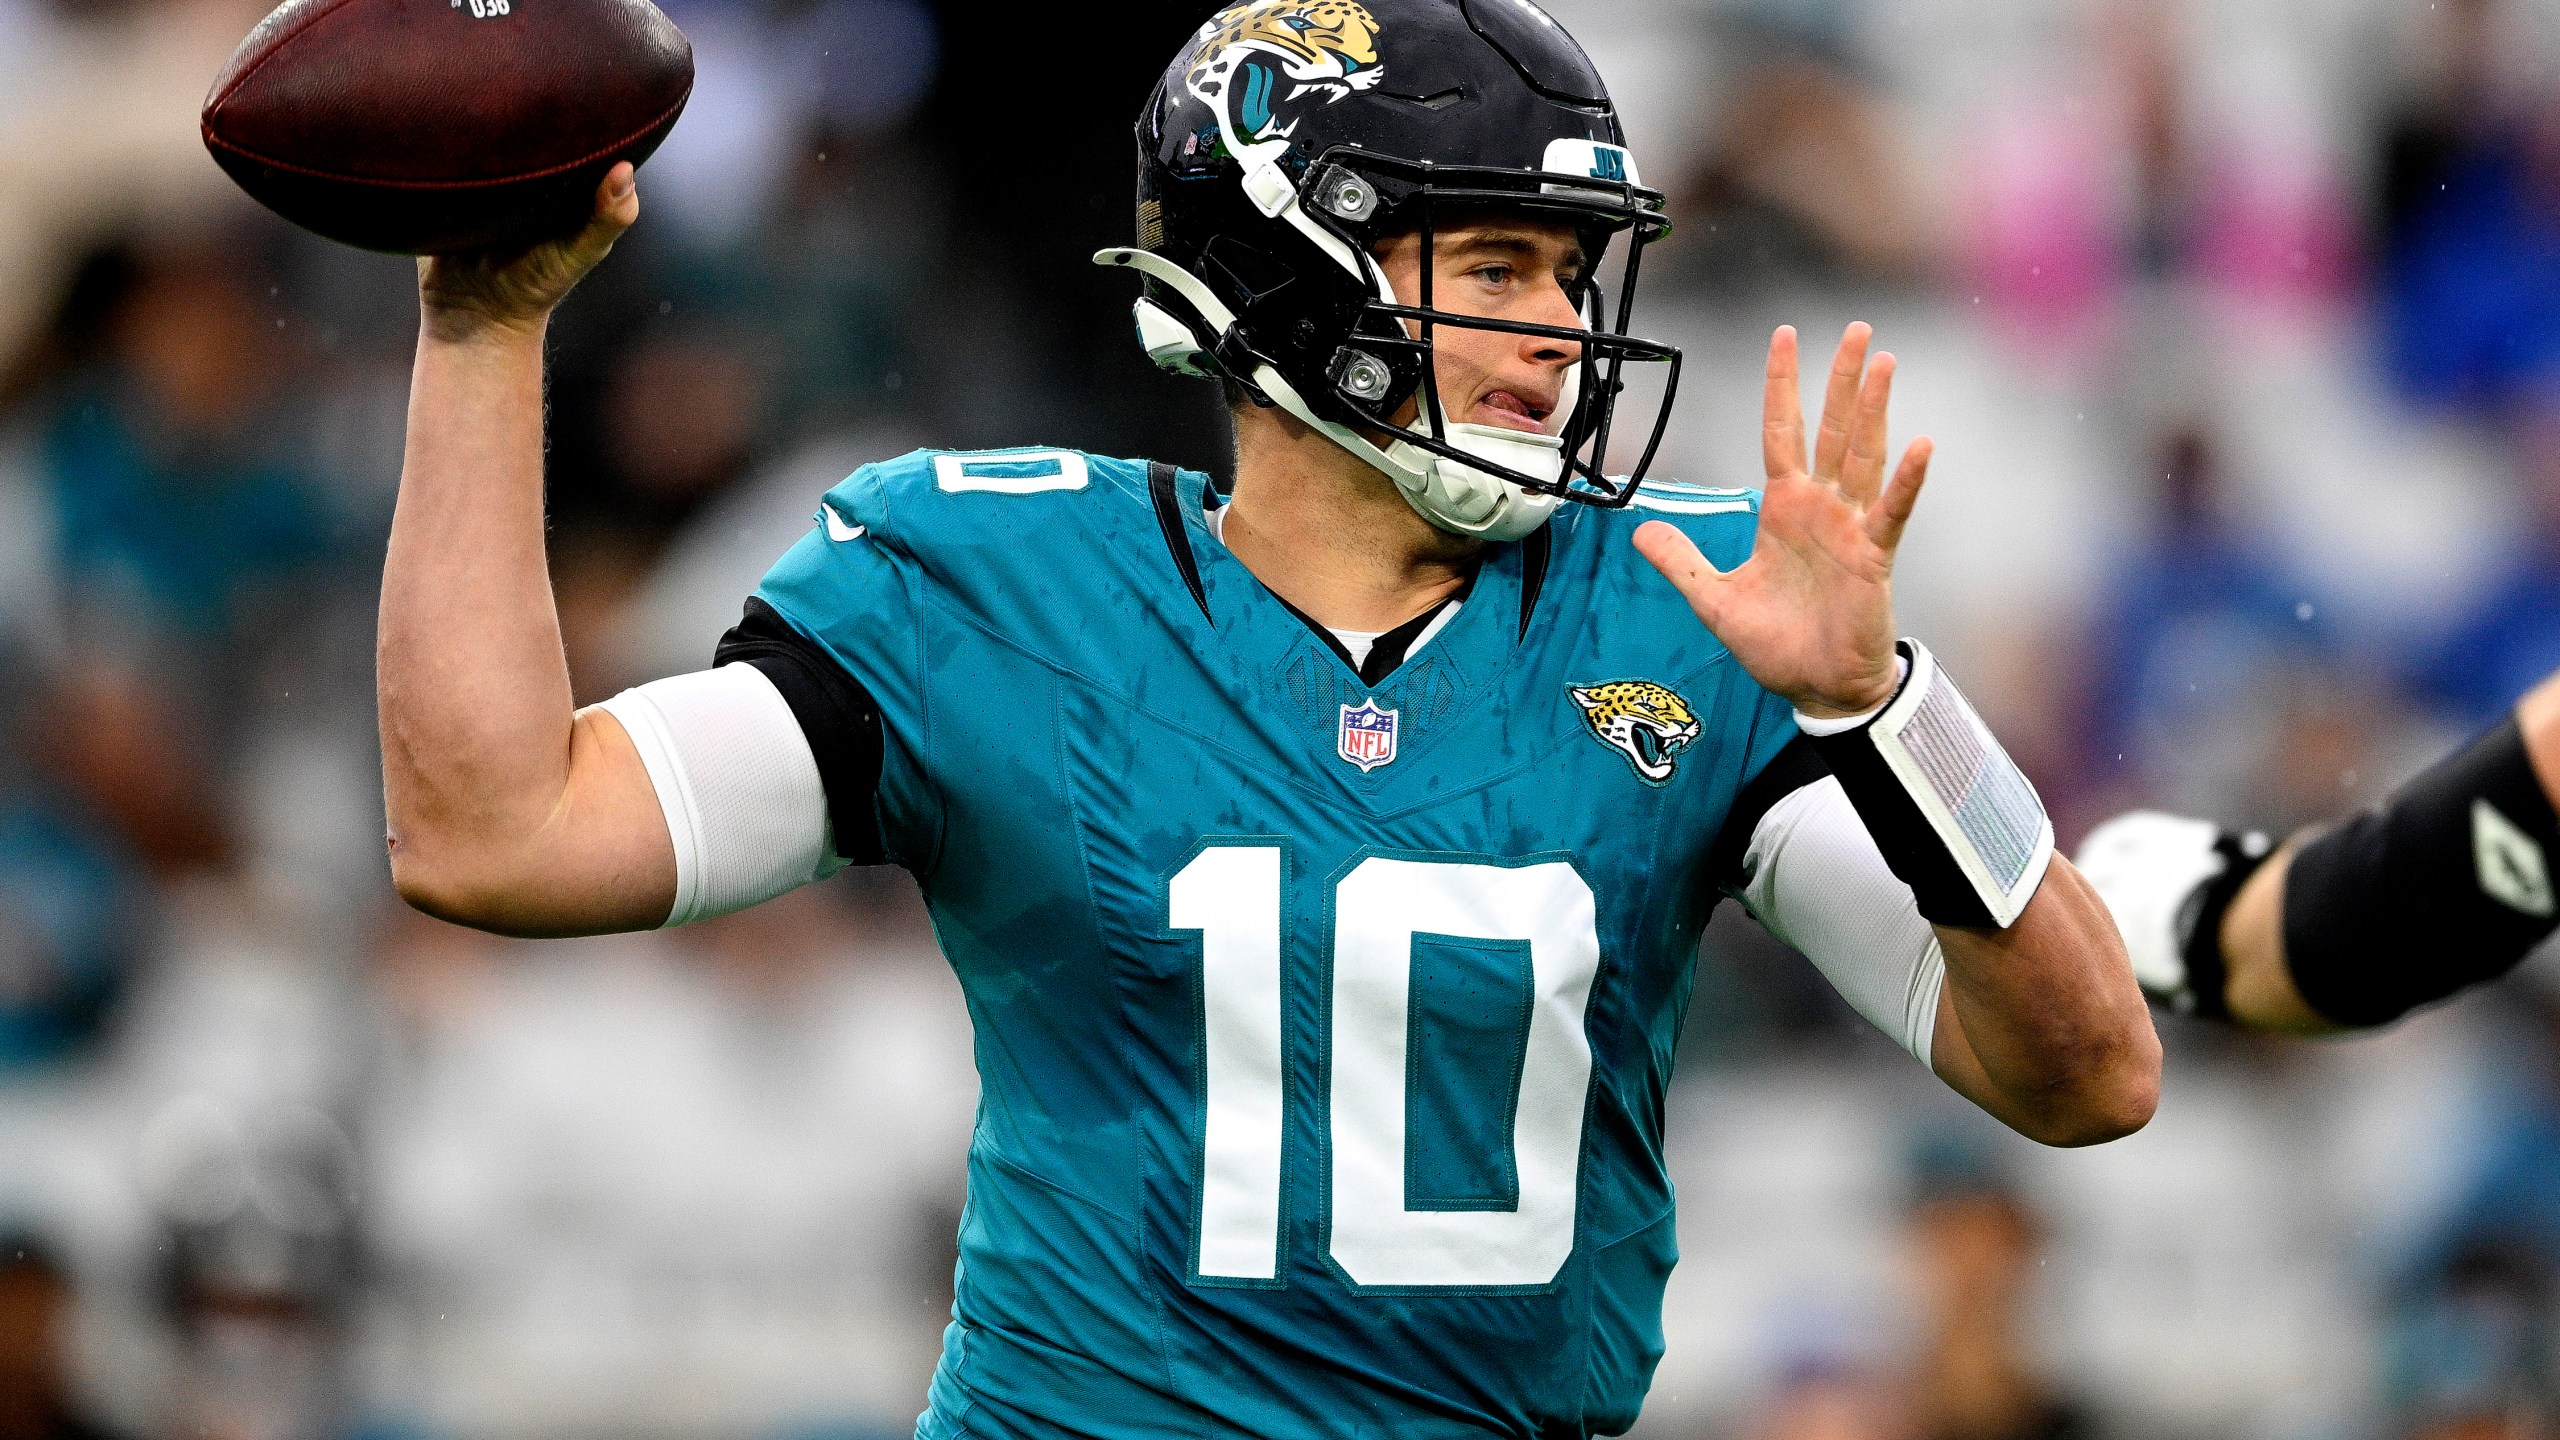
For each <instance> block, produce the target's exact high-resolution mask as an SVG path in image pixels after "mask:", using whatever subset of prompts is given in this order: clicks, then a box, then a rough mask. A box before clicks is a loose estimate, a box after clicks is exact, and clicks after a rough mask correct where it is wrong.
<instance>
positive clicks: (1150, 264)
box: [1093, 249, 1582, 540]
mask: <svg viewBox="0 0 2560 1440" xmlns="http://www.w3.org/2000/svg"><path fill="white" fill-rule="evenodd" d="M1093 263H1095V264H1096V265H1125V266H1127V267H1129V268H1130V269H1132V270H1135V271H1137V272H1138V273H1140V274H1142V275H1145V276H1146V277H1147V278H1149V279H1151V280H1154V281H1157V282H1158V283H1160V284H1162V285H1164V286H1165V287H1166V288H1167V289H1169V290H1171V291H1173V292H1174V293H1175V294H1177V295H1180V296H1181V297H1182V298H1183V299H1184V300H1186V301H1188V302H1189V303H1190V305H1191V308H1192V309H1194V310H1196V311H1198V312H1200V318H1201V319H1203V320H1205V321H1207V322H1208V323H1209V324H1210V325H1212V326H1214V327H1216V333H1215V334H1213V335H1211V336H1209V337H1208V340H1209V344H1206V345H1204V344H1202V343H1201V337H1200V336H1197V335H1194V334H1192V333H1191V327H1190V326H1188V325H1185V324H1184V323H1183V322H1181V321H1180V320H1177V319H1175V318H1174V317H1173V316H1172V315H1170V314H1168V313H1166V311H1165V310H1164V308H1163V307H1162V306H1159V305H1157V304H1155V303H1154V302H1152V301H1148V300H1140V301H1139V302H1138V304H1137V307H1136V311H1135V314H1136V316H1137V321H1138V341H1139V343H1140V344H1143V345H1145V346H1146V347H1147V357H1148V358H1149V359H1151V360H1153V361H1155V362H1156V364H1157V365H1158V366H1159V367H1161V368H1163V369H1166V370H1170V371H1173V372H1175V373H1176V374H1182V375H1211V374H1215V373H1216V372H1215V371H1214V370H1212V369H1210V368H1209V367H1208V366H1207V365H1205V364H1203V363H1202V360H1203V357H1204V356H1205V355H1206V354H1207V353H1208V352H1209V350H1210V348H1211V346H1213V345H1215V344H1216V343H1217V342H1218V341H1219V340H1221V339H1224V338H1225V336H1226V333H1227V332H1228V331H1229V330H1230V329H1232V328H1234V326H1235V323H1236V317H1235V312H1234V311H1232V310H1229V309H1228V308H1227V307H1226V305H1225V304H1224V303H1223V302H1222V301H1220V300H1219V299H1218V297H1217V294H1216V292H1214V291H1212V290H1211V289H1210V288H1209V287H1208V286H1207V285H1204V284H1202V283H1201V282H1200V280H1199V279H1198V278H1197V277H1196V276H1194V275H1192V274H1191V273H1190V272H1189V271H1186V270H1184V269H1183V268H1182V267H1181V266H1178V265H1176V264H1174V263H1173V262H1172V261H1170V260H1167V259H1165V258H1164V257H1163V256H1161V255H1158V254H1156V253H1154V252H1153V251H1148V250H1125V249H1122V250H1104V251H1100V252H1098V253H1096V254H1095V255H1094V257H1093ZM1581 381H1582V375H1581V370H1580V368H1579V367H1574V368H1573V369H1570V370H1568V371H1567V372H1566V381H1565V393H1564V398H1563V400H1562V402H1561V404H1560V406H1559V412H1560V413H1562V414H1566V415H1570V414H1572V413H1573V407H1574V405H1575V404H1576V402H1577V401H1578V399H1579V398H1580V390H1581ZM1253 383H1254V385H1255V386H1256V387H1257V388H1259V389H1260V390H1261V391H1262V393H1263V394H1265V395H1267V396H1269V397H1271V402H1272V403H1273V404H1275V405H1278V406H1279V407H1280V408H1281V409H1283V410H1286V411H1288V412H1289V413H1290V414H1291V415H1294V416H1296V417H1297V418H1298V419H1299V420H1301V421H1303V422H1305V423H1306V424H1307V425H1309V426H1310V427H1312V428H1314V429H1315V430H1317V431H1318V432H1320V433H1321V434H1323V435H1324V436H1325V438H1327V439H1329V440H1331V441H1333V443H1335V444H1336V445H1339V446H1341V447H1342V448H1343V449H1345V450H1348V451H1350V452H1351V453H1352V454H1354V455H1357V456H1359V457H1360V458H1361V459H1362V460H1365V461H1367V462H1368V463H1369V464H1370V465H1371V466H1373V467H1375V468H1376V469H1377V470H1378V471H1380V472H1381V473H1383V474H1384V475H1385V476H1386V477H1387V478H1388V479H1390V480H1393V481H1394V482H1396V489H1397V490H1398V491H1399V492H1400V493H1402V494H1403V496H1404V498H1405V501H1406V503H1407V504H1410V505H1411V506H1413V508H1414V512H1415V513H1416V514H1418V515H1420V516H1421V517H1422V518H1423V519H1425V520H1428V521H1430V522H1431V523H1432V524H1434V525H1437V526H1439V527H1440V528H1441V529H1443V530H1446V531H1449V532H1450V533H1451V534H1455V535H1472V536H1474V537H1476V538H1477V539H1479V540H1517V539H1520V538H1521V537H1523V536H1525V535H1527V534H1529V533H1530V532H1531V531H1533V530H1535V529H1537V528H1538V527H1539V526H1541V525H1544V524H1545V523H1547V517H1548V516H1550V515H1553V514H1554V513H1555V511H1556V507H1557V506H1558V505H1561V504H1563V503H1564V500H1563V497H1561V496H1556V495H1545V494H1539V493H1537V492H1535V491H1530V490H1524V489H1522V488H1521V487H1520V486H1518V485H1516V484H1513V483H1512V482H1511V481H1508V480H1505V479H1502V478H1501V477H1499V476H1497V475H1494V474H1491V473H1489V472H1487V471H1485V470H1481V469H1478V468H1477V467H1476V466H1473V465H1470V464H1467V463H1466V462H1465V461H1463V460H1452V459H1449V458H1447V457H1446V456H1441V455H1435V454H1433V453H1431V452H1430V451H1428V450H1426V449H1424V448H1422V447H1421V446H1419V445H1416V444H1414V443H1413V442H1411V441H1409V440H1398V441H1396V442H1394V443H1393V444H1391V445H1389V446H1387V447H1386V448H1385V449H1383V450H1381V449H1379V448H1378V447H1377V446H1376V445H1374V444H1372V443H1370V441H1369V440H1368V438H1367V437H1365V436H1363V435H1362V434H1361V433H1360V432H1359V431H1357V430H1354V429H1352V428H1351V427H1350V426H1348V425H1338V424H1336V423H1334V422H1333V421H1330V420H1325V419H1321V418H1319V417H1318V416H1317V415H1316V413H1315V411H1314V410H1313V409H1311V408H1310V407H1309V406H1308V404H1307V402H1306V397H1304V396H1302V395H1300V394H1299V393H1298V391H1297V387H1295V386H1293V385H1291V384H1290V383H1289V382H1288V380H1287V379H1286V378H1285V377H1284V376H1282V375H1281V374H1280V372H1279V371H1278V370H1277V369H1275V368H1273V367H1271V366H1269V365H1263V366H1259V367H1257V368H1256V369H1255V371H1254V374H1253ZM1442 420H1443V424H1442V427H1441V437H1442V439H1443V440H1444V441H1445V443H1446V444H1447V445H1448V446H1449V447H1450V448H1451V449H1453V450H1457V451H1460V452H1462V453H1464V454H1466V455H1469V456H1472V457H1474V458H1476V459H1479V460H1482V461H1485V462H1486V463H1488V464H1492V465H1499V466H1502V467H1504V468H1505V469H1509V470H1516V471H1518V472H1519V473H1521V474H1523V475H1534V476H1536V477H1538V478H1539V479H1541V480H1556V479H1560V478H1562V477H1563V475H1564V467H1565V455H1564V441H1563V440H1562V439H1561V438H1559V437H1557V436H1554V435H1545V434H1540V433H1538V432H1536V431H1530V430H1512V429H1508V428H1506V427H1503V426H1499V425H1465V424H1457V423H1454V422H1449V421H1448V420H1447V417H1446V416H1445V415H1444V416H1443V417H1442ZM1430 424H1431V422H1430V419H1429V417H1427V416H1426V417H1423V418H1420V419H1417V420H1415V421H1414V423H1413V424H1412V425H1411V426H1409V427H1407V428H1408V429H1410V430H1411V431H1412V432H1413V433H1415V434H1417V435H1429V434H1430V433H1431V428H1430Z"/></svg>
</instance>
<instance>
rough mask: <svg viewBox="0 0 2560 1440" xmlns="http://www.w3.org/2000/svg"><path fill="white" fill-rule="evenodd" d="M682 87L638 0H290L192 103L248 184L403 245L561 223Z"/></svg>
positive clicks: (684, 78) (332, 221)
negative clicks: (200, 100)
mask: <svg viewBox="0 0 2560 1440" xmlns="http://www.w3.org/2000/svg"><path fill="white" fill-rule="evenodd" d="M692 92H693V47H692V45H691V44H690V43H689V42H687V41H686V39H685V38H684V34H683V32H682V31H679V30H678V29H676V27H675V23H674V22H673V21H671V20H669V19H668V18H667V17H666V16H665V15H663V14H661V13H660V12H659V11H658V8H657V7H656V6H654V5H652V4H650V3H649V0H286V3H285V4H283V5H281V6H279V7H277V8H276V10H275V11H274V13H272V14H270V15H268V16H267V18H266V19H264V20H262V21H260V22H259V23H258V26H257V28H256V29H254V30H252V31H250V32H249V37H248V38H247V39H246V40H243V41H241V42H240V48H239V49H238V50H236V51H234V52H233V53H232V56H231V61H230V63H229V64H227V65H225V66H224V67H223V69H222V73H221V74H220V75H219V76H217V77H215V79H214V82H213V91H212V93H211V94H210V95H208V96H207V97H206V99H205V103H204V143H205V148H207V149H208V150H211V151H212V152H213V158H214V159H215V160H216V161H217V162H219V163H220V164H221V166H222V168H223V169H224V170H226V171H228V172H229V173H230V175H231V178H232V179H234V180H236V181H238V182H239V183H240V187H241V188H242V189H244V190H246V191H248V192H249V193H250V194H251V195H252V196H254V197H256V198H257V199H258V201H259V202H260V203H262V204H264V205H266V206H267V207H268V208H269V209H271V210H274V211H275V212H276V213H277V214H279V215H282V216H284V217H285V218H286V219H288V220H291V221H293V222H294V223H295V224H297V225H301V226H303V227H305V228H306V229H310V230H313V231H317V232H318V233H320V234H322V235H325V236H328V237H329V238H330V239H332V240H339V241H344V242H345V243H347V244H349V245H359V246H362V247H364V248H366V249H368V250H390V251H397V252H400V253H403V254H413V255H441V254H450V253H453V252H455V251H464V250H479V249H509V248H518V247H522V246H525V245H529V244H532V243H534V242H536V241H539V240H543V239H547V238H550V237H552V236H556V235H563V234H567V233H569V232H571V231H573V230H575V229H577V227H578V226H579V225H580V224H581V223H583V222H584V220H585V219H586V217H587V215H588V214H589V213H590V212H591V211H592V209H593V207H594V203H595V202H594V197H595V190H596V185H597V183H598V182H599V181H600V180H602V179H603V177H604V173H605V172H606V171H607V170H609V169H611V168H612V167H613V166H614V164H615V163H616V162H618V161H623V160H629V161H632V162H634V163H637V162H639V161H641V160H644V159H646V158H648V156H649V154H650V152H651V151H653V150H655V149H657V148H658V142H659V141H661V140H663V139H665V138H666V135H667V131H668V130H669V129H671V128H672V127H673V126H674V125H675V123H676V116H677V115H678V114H680V113H682V111H683V110H684V103H685V99H686V97H687V96H689V95H690V94H692Z"/></svg>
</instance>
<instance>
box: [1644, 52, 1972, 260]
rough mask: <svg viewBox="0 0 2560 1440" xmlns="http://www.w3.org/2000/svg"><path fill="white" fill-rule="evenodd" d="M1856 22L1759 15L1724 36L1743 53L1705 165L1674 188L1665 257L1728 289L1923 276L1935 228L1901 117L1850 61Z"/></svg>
mask: <svg viewBox="0 0 2560 1440" xmlns="http://www.w3.org/2000/svg"><path fill="white" fill-rule="evenodd" d="M1855 14H1856V12H1855V11H1854V10H1852V9H1848V8H1844V7H1833V6H1827V5H1821V6H1793V5H1791V6H1783V7H1782V6H1777V5H1752V6H1747V7H1744V8H1743V9H1742V10H1741V12H1740V13H1739V14H1738V15H1737V16H1735V17H1734V18H1733V19H1731V20H1729V21H1728V22H1727V23H1726V24H1725V25H1724V26H1722V27H1721V34H1720V36H1719V39H1720V40H1721V41H1722V43H1723V46H1724V48H1726V49H1728V50H1730V51H1731V52H1733V53H1734V54H1735V56H1736V57H1737V58H1736V61H1735V62H1734V64H1733V65H1732V66H1731V67H1730V68H1731V69H1732V72H1733V73H1732V75H1731V77H1730V78H1729V79H1728V81H1727V83H1726V84H1724V85H1723V86H1721V87H1719V89H1718V91H1717V92H1716V94H1717V99H1716V102H1715V106H1714V109H1713V111H1712V113H1709V114H1704V115H1700V116H1699V117H1698V118H1697V124H1698V126H1699V128H1700V129H1701V130H1702V131H1704V132H1705V136H1706V138H1705V141H1704V146H1703V150H1702V153H1701V155H1700V158H1699V160H1698V162H1697V165H1696V167H1695V169H1694V170H1693V171H1692V172H1691V173H1690V175H1689V177H1688V181H1687V184H1685V185H1684V186H1681V187H1679V196H1678V199H1679V203H1680V204H1681V206H1682V208H1683V209H1684V210H1685V211H1686V213H1685V214H1684V215H1682V217H1681V219H1680V222H1679V228H1678V230H1677V231H1676V232H1675V234H1677V235H1678V237H1679V238H1678V240H1677V241H1675V242H1674V246H1673V247H1672V248H1671V249H1669V250H1668V251H1667V252H1666V258H1669V259H1671V263H1673V264H1676V265H1679V266H1680V267H1681V270H1680V273H1682V274H1683V275H1685V276H1687V277H1689V278H1691V279H1692V280H1693V281H1695V282H1696V283H1700V284H1703V285H1708V286H1711V287H1712V288H1715V289H1717V290H1722V291H1728V292H1733V291H1746V292H1747V291H1749V290H1752V289H1755V288H1759V287H1763V286H1766V285H1768V284H1770V283H1771V282H1773V281H1779V280H1783V279H1787V278H1791V277H1793V278H1805V279H1812V280H1830V281H1837V280H1840V279H1866V280H1908V279H1912V278H1915V277H1916V276H1917V274H1918V273H1919V272H1920V271H1921V269H1922V268H1923V266H1924V265H1925V264H1926V262H1927V260H1928V259H1929V249H1930V245H1931V241H1932V238H1933V237H1932V234H1931V230H1932V226H1933V225H1934V223H1935V221H1936V219H1937V217H1936V216H1935V215H1934V214H1933V213H1931V211H1930V210H1929V209H1928V208H1927V207H1926V206H1925V205H1924V204H1923V203H1922V201H1923V198H1924V192H1923V191H1922V190H1921V188H1920V187H1919V186H1918V185H1917V184H1916V183H1915V178H1916V177H1914V176H1913V175H1912V174H1911V170H1910V160H1909V157H1908V156H1907V155H1906V154H1905V152H1904V150H1903V148H1902V144H1901V141H1900V138H1899V137H1900V126H1899V117H1897V116H1896V115H1895V113H1894V109H1893V106H1892V103H1891V101H1890V100H1889V98H1888V97H1886V96H1885V95H1884V94H1882V93H1880V90H1879V87H1878V86H1877V84H1876V82H1875V80H1874V78H1873V77H1872V76H1870V75H1867V74H1864V73H1862V72H1861V70H1860V68H1859V66H1858V65H1857V63H1856V61H1855V59H1854V57H1853V56H1852V54H1851V51H1850V37H1849V33H1848V31H1849V26H1850V23H1851V21H1852V20H1853V19H1854V17H1855Z"/></svg>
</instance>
